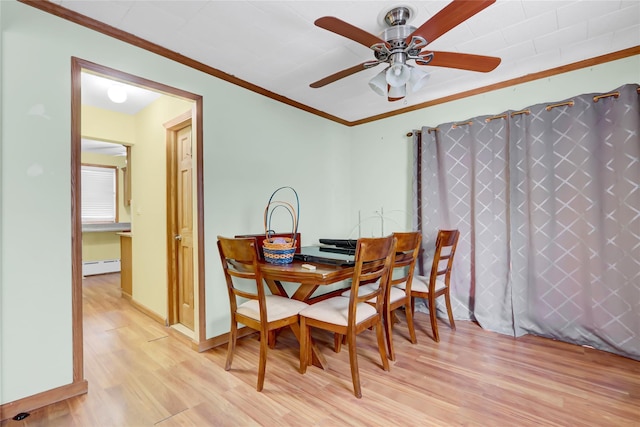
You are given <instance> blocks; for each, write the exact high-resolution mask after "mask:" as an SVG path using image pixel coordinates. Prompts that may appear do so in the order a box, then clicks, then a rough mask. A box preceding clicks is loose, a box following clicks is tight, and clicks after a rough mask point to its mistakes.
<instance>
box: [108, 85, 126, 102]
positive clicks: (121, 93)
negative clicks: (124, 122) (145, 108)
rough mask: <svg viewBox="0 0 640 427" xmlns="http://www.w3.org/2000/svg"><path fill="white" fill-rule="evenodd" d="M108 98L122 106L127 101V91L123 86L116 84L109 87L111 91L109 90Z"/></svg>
mask: <svg viewBox="0 0 640 427" xmlns="http://www.w3.org/2000/svg"><path fill="white" fill-rule="evenodd" d="M107 96H108V97H109V99H110V100H111V102H114V103H116V104H122V103H123V102H124V101H126V100H127V91H126V89H125V88H124V86H123V85H120V84H116V85H112V86H109V89H107Z"/></svg>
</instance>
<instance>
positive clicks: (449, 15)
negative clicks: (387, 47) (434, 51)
mask: <svg viewBox="0 0 640 427" xmlns="http://www.w3.org/2000/svg"><path fill="white" fill-rule="evenodd" d="M495 1H496V0H470V1H469V0H453V1H452V2H451V3H449V5H448V6H446V7H445V8H444V9H442V10H441V11H440V12H438V13H436V14H435V15H433V16H432V17H431V18H430V19H429V20H427V22H425V23H424V24H422V25H421V26H420V27H418V29H416V30H415V31H414V32H413V33H412V34H411V35H410V36H409V37H407V44H409V43H410V42H411V37H413V36H420V37H424V39H425V40H426V41H427V43H432V42H433V41H434V40H435V39H437V38H438V37H440V36H441V35H443V34H444V33H446V32H447V31H449V30H450V29H452V28H453V27H455V26H457V25H460V24H461V23H463V22H464V21H466V20H467V19H469V18H471V17H472V16H473V15H475V14H476V13H478V12H481V11H482V10H484V9H485V8H487V7H489V6H490V5H492V4H493V3H495Z"/></svg>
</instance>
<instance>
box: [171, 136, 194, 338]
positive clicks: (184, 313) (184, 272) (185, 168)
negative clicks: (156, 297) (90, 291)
mask: <svg viewBox="0 0 640 427" xmlns="http://www.w3.org/2000/svg"><path fill="white" fill-rule="evenodd" d="M191 142H192V138H191V125H189V126H187V127H184V128H182V129H180V130H178V131H177V132H176V158H175V161H176V169H175V170H176V185H175V187H174V188H175V189H176V194H175V199H174V200H175V201H176V229H177V232H178V234H177V236H175V238H176V242H177V252H176V255H177V257H176V258H177V259H176V264H177V265H176V273H177V274H176V291H177V292H176V294H177V297H178V301H177V309H178V310H177V314H178V318H177V322H178V323H181V324H183V325H184V326H186V327H188V328H189V329H191V330H193V316H194V304H193V302H194V297H193V191H192V186H193V180H192V178H193V174H192V171H193V169H192V157H193V156H192V154H193V152H192V144H191Z"/></svg>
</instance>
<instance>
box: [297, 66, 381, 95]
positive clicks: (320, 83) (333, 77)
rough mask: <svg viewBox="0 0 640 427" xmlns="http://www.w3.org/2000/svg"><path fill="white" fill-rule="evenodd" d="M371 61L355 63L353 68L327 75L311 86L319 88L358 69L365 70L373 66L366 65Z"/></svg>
mask: <svg viewBox="0 0 640 427" xmlns="http://www.w3.org/2000/svg"><path fill="white" fill-rule="evenodd" d="M369 63H370V61H369V62H363V63H362V64H358V65H354V66H353V67H351V68H347V69H345V70H342V71H338V72H337V73H334V74H331V75H330V76H327V77H325V78H324V79H320V80H318V81H317V82H315V83H311V84H310V85H309V86H311V87H312V88H314V89H317V88H319V87H322V86H326V85H328V84H329V83H333V82H335V81H336V80H340V79H342V78H344V77H347V76H350V75H352V74H355V73H357V72H358V71H363V70H366V69H368V68H371V67H370V66H366V65H367V64H369Z"/></svg>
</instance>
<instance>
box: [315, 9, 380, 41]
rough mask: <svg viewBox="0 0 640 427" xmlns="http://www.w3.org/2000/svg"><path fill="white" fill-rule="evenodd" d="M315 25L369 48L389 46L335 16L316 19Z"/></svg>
mask: <svg viewBox="0 0 640 427" xmlns="http://www.w3.org/2000/svg"><path fill="white" fill-rule="evenodd" d="M315 24H316V25H317V26H318V27H320V28H324V29H325V30H328V31H331V32H332V33H336V34H338V35H341V36H343V37H346V38H348V39H351V40H353V41H354V42H358V43H360V44H361V45H363V46H366V47H368V48H370V47H371V46H373V45H374V44H377V43H384V44H387V43H386V42H385V41H384V40H382V39H380V38H379V37H377V36H374V35H373V34H370V33H368V32H366V31H365V30H362V29H360V28H358V27H355V26H353V25H351V24H349V23H347V22H344V21H343V20H341V19H338V18H335V17H333V16H324V17H322V18H318V19H316V22H315Z"/></svg>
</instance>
